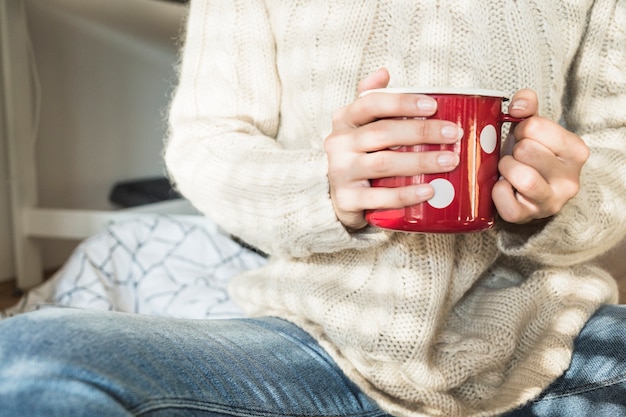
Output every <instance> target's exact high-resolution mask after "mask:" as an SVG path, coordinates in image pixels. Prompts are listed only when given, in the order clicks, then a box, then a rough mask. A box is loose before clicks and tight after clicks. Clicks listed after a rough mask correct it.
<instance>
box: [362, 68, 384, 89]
mask: <svg viewBox="0 0 626 417" xmlns="http://www.w3.org/2000/svg"><path fill="white" fill-rule="evenodd" d="M390 79H391V76H390V75H389V71H387V69H386V68H380V69H379V70H378V71H376V72H374V73H372V74H370V75H368V76H367V77H366V78H365V79H363V80H361V82H359V94H361V93H362V92H363V91H367V90H372V89H374V88H385V87H387V84H389V80H390Z"/></svg>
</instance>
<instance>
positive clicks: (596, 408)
mask: <svg viewBox="0 0 626 417" xmlns="http://www.w3.org/2000/svg"><path fill="white" fill-rule="evenodd" d="M522 416H523V417H532V416H550V417H573V416H576V417H585V416H590V417H591V416H593V417H620V416H626V306H624V305H620V306H606V307H603V308H601V309H600V310H598V312H596V314H595V315H594V316H593V317H592V318H591V319H590V320H589V322H588V323H587V325H586V326H585V328H584V329H583V331H582V332H581V333H580V335H578V338H577V339H576V341H575V343H574V356H573V358H572V363H571V364H570V367H569V369H568V370H567V372H565V374H564V375H563V376H562V377H561V378H559V379H557V380H556V381H555V382H554V383H553V384H552V385H551V386H550V387H548V389H546V390H545V392H544V393H543V394H542V395H540V396H539V398H537V399H536V400H535V401H533V402H531V403H529V404H527V405H526V406H524V407H523V408H521V409H519V410H516V411H515V412H512V413H509V414H507V417H522Z"/></svg>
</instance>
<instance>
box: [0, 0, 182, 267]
mask: <svg viewBox="0 0 626 417" xmlns="http://www.w3.org/2000/svg"><path fill="white" fill-rule="evenodd" d="M25 5H26V9H27V16H28V25H29V31H30V35H31V39H32V45H33V48H34V56H35V59H36V68H37V75H38V76H37V80H38V83H35V84H37V85H39V93H40V97H41V100H40V106H39V108H40V120H39V130H38V135H37V138H36V143H35V152H36V160H37V172H38V173H37V178H38V196H39V205H40V206H44V207H54V208H82V209H90V208H94V209H96V208H97V209H102V208H111V205H110V203H109V202H108V193H109V191H110V188H111V186H112V185H113V184H114V183H115V182H116V181H119V180H124V179H131V178H141V177H148V176H155V175H162V174H163V171H164V168H163V164H162V160H161V152H162V144H163V140H164V137H165V133H166V122H165V117H166V111H167V105H168V102H169V98H170V94H171V90H172V88H173V86H174V85H175V81H176V79H175V65H176V60H177V51H178V47H179V42H180V33H181V31H182V24H183V21H184V16H185V13H186V6H184V5H181V4H179V3H176V2H168V1H161V0H25ZM0 152H1V148H0ZM1 156H2V155H0V161H1V160H2V159H1ZM2 169H3V168H2V166H1V162H0V201H2V200H4V199H3V198H2V195H3V194H2V192H3V189H2V185H3V183H2V179H3V171H2ZM3 210H4V207H3V205H2V204H1V203H0V252H1V251H2V248H3V247H6V246H10V245H8V244H7V240H8V239H7V238H8V236H7V233H4V231H3V223H2V221H4V220H3V219H6V214H5V213H3ZM4 211H6V210H4ZM76 244H77V242H66V241H43V242H42V249H43V259H44V266H45V267H47V268H51V267H56V266H58V265H60V264H61V263H62V262H63V261H64V260H65V259H66V257H67V256H68V255H69V253H70V252H71V250H72V249H73V248H74V247H75V245H76ZM7 253H8V252H7ZM0 262H3V261H2V258H0ZM4 262H6V261H4ZM0 273H1V274H2V275H6V274H7V272H6V271H4V273H2V271H1V270H0ZM0 276H1V275H0Z"/></svg>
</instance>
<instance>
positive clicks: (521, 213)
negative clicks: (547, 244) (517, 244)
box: [491, 178, 532, 223]
mask: <svg viewBox="0 0 626 417" xmlns="http://www.w3.org/2000/svg"><path fill="white" fill-rule="evenodd" d="M491 197H492V198H493V203H494V205H495V206H496V210H497V211H498V215H499V216H500V218H502V220H504V221H506V222H509V223H524V222H528V221H530V220H532V216H531V210H530V209H529V204H528V202H526V201H525V200H520V199H519V194H517V193H516V191H515V188H514V187H513V186H512V185H511V183H510V182H508V181H507V180H506V179H505V178H501V179H500V180H499V181H498V182H496V183H495V185H494V186H493V189H492V191H491Z"/></svg>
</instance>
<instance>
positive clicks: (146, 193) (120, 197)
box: [109, 177, 182, 207]
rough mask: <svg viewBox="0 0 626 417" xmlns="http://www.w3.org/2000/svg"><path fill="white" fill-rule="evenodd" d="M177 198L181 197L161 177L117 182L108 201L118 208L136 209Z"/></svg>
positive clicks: (165, 179)
mask: <svg viewBox="0 0 626 417" xmlns="http://www.w3.org/2000/svg"><path fill="white" fill-rule="evenodd" d="M177 198H182V196H181V195H180V194H179V193H178V192H176V191H175V190H174V189H173V188H172V184H170V182H169V180H168V179H167V178H163V177H156V178H145V179H139V180H131V181H123V182H118V183H116V184H114V185H113V189H112V190H111V193H110V194H109V201H111V203H113V204H115V205H117V206H120V207H136V206H142V205H144V204H151V203H158V202H160V201H167V200H175V199H177Z"/></svg>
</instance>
